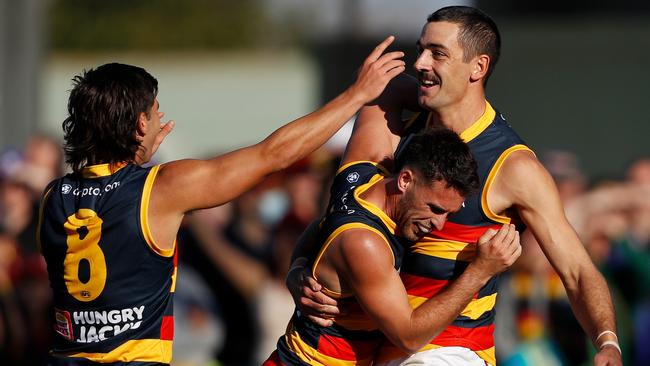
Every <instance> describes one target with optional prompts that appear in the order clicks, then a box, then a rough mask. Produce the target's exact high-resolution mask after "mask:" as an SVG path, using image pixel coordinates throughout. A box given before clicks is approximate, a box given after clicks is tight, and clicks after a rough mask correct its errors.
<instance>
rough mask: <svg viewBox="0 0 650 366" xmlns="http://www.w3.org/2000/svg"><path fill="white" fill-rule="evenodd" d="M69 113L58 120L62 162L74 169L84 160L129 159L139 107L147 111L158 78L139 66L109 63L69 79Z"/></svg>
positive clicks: (133, 150)
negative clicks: (63, 155)
mask: <svg viewBox="0 0 650 366" xmlns="http://www.w3.org/2000/svg"><path fill="white" fill-rule="evenodd" d="M72 82H73V88H72V90H71V91H70V98H69V99H68V114H69V115H68V118H66V119H65V120H64V121H63V131H64V134H65V136H64V139H65V145H64V150H65V155H66V162H67V163H68V164H70V166H71V167H72V170H73V171H74V172H75V173H77V172H79V171H80V170H81V169H82V168H83V167H84V166H86V165H92V164H99V163H104V164H106V163H108V164H114V163H119V162H122V161H132V160H133V159H135V154H136V152H137V151H138V148H139V147H140V142H139V141H138V139H137V137H136V127H137V121H138V118H139V116H140V113H145V114H146V116H147V118H149V117H150V116H149V111H150V109H151V107H152V106H153V103H154V101H155V99H156V95H157V94H158V81H157V80H156V79H155V78H154V77H153V76H151V75H150V74H149V73H148V72H147V71H146V70H144V69H143V68H140V67H136V66H131V65H124V64H118V63H111V64H106V65H102V66H99V67H98V68H96V69H90V70H88V71H85V70H84V72H83V74H81V75H77V76H75V77H74V78H73V79H72Z"/></svg>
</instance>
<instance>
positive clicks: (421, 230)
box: [415, 223, 433, 235]
mask: <svg viewBox="0 0 650 366" xmlns="http://www.w3.org/2000/svg"><path fill="white" fill-rule="evenodd" d="M415 226H416V227H417V228H418V231H419V232H418V234H419V235H426V234H428V233H430V232H431V231H432V230H433V227H431V226H427V225H425V224H423V223H417V224H415Z"/></svg>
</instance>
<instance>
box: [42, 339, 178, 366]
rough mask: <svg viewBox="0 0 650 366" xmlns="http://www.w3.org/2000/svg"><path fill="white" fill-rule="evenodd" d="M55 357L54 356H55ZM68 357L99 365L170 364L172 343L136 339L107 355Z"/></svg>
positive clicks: (159, 340) (85, 354) (83, 354)
mask: <svg viewBox="0 0 650 366" xmlns="http://www.w3.org/2000/svg"><path fill="white" fill-rule="evenodd" d="M55 355H56V354H55ZM66 356H68V357H82V358H86V359H88V360H90V361H94V362H99V363H110V362H129V361H140V362H161V363H171V361H172V341H164V340H161V339H138V340H132V341H127V342H124V343H123V344H122V345H120V346H119V347H117V348H115V349H113V350H112V351H110V352H108V353H85V352H82V353H73V354H66Z"/></svg>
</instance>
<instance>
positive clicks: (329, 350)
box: [317, 334, 377, 361]
mask: <svg viewBox="0 0 650 366" xmlns="http://www.w3.org/2000/svg"><path fill="white" fill-rule="evenodd" d="M376 348H377V341H374V340H373V341H352V340H349V339H344V338H339V337H334V336H331V335H329V334H322V335H321V336H320V337H319V338H318V348H317V350H318V353H321V354H323V355H326V356H329V357H333V358H337V359H339V360H344V361H358V360H365V359H368V358H370V357H372V356H373V355H374V353H375V351H376Z"/></svg>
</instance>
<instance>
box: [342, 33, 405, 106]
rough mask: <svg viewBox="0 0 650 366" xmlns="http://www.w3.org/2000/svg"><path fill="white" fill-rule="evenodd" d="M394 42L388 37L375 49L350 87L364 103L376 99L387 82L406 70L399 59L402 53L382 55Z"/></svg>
mask: <svg viewBox="0 0 650 366" xmlns="http://www.w3.org/2000/svg"><path fill="white" fill-rule="evenodd" d="M394 40H395V37H393V36H390V37H388V38H386V39H385V40H384V41H383V42H381V43H380V44H379V45H377V47H375V49H374V50H373V51H372V52H371V53H370V55H369V56H368V57H367V58H366V60H365V61H364V62H363V65H362V66H361V68H360V69H359V74H358V76H357V80H356V81H355V83H354V84H353V85H352V86H351V87H350V89H351V90H352V91H353V92H354V93H355V94H357V95H359V96H360V97H361V98H362V99H363V101H364V103H369V102H371V101H372V100H374V99H375V98H377V97H378V96H379V95H380V94H381V93H382V92H383V91H384V88H386V85H387V84H388V82H389V81H390V80H392V79H393V78H394V77H395V76H397V75H399V74H400V73H402V72H403V71H404V70H405V69H406V64H405V63H404V60H402V59H401V58H402V57H404V52H400V51H395V52H388V53H386V54H383V53H384V51H385V50H386V48H388V46H389V45H390V44H391V43H393V41H394Z"/></svg>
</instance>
